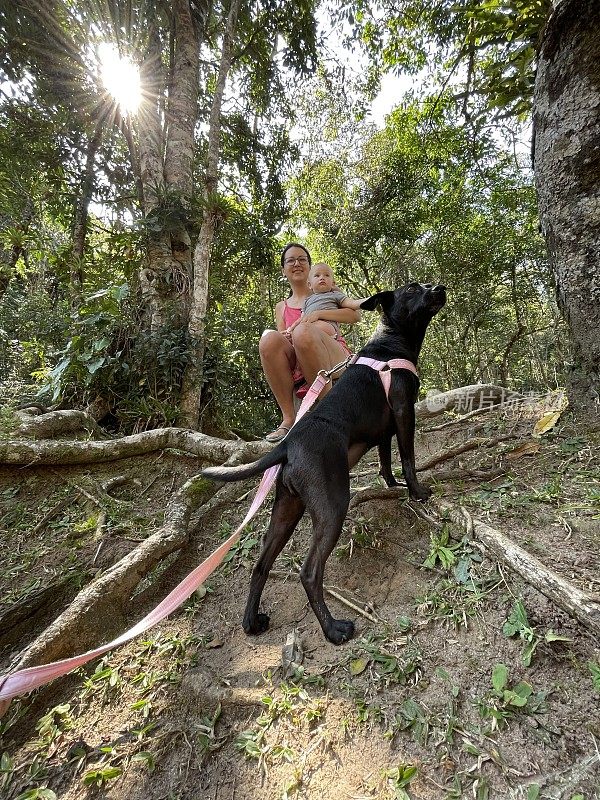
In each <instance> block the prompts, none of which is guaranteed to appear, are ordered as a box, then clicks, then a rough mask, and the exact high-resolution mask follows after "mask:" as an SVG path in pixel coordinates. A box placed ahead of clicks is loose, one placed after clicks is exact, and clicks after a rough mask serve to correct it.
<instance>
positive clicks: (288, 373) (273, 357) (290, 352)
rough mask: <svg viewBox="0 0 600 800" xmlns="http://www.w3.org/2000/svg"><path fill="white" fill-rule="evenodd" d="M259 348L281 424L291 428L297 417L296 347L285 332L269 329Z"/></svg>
mask: <svg viewBox="0 0 600 800" xmlns="http://www.w3.org/2000/svg"><path fill="white" fill-rule="evenodd" d="M324 335H325V334H323V336H324ZM258 349H259V353H260V363H261V364H262V368H263V371H264V373H265V377H266V379H267V382H268V384H269V386H270V387H271V391H272V392H273V394H274V395H275V400H276V401H277V405H278V406H279V408H280V409H281V414H282V417H283V419H282V420H281V424H282V425H283V426H285V427H286V428H291V427H292V425H293V424H294V420H295V419H296V412H295V410H294V381H293V378H292V370H293V369H294V366H295V363H296V355H295V353H294V348H293V347H292V345H291V344H290V342H289V341H288V340H287V339H286V338H285V336H284V335H283V334H281V333H279V332H278V331H272V330H268V331H265V332H264V333H263V335H262V336H261V339H260V343H259V347H258Z"/></svg>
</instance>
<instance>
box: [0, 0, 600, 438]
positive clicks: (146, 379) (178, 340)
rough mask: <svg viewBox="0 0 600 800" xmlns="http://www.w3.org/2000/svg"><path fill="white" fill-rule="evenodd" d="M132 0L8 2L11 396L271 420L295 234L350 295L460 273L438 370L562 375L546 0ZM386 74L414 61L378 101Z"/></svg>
mask: <svg viewBox="0 0 600 800" xmlns="http://www.w3.org/2000/svg"><path fill="white" fill-rule="evenodd" d="M126 5H127V13H125V11H124V8H125V6H124V5H123V4H120V3H114V4H113V3H109V4H105V5H101V4H96V3H77V4H75V3H70V2H67V1H66V0H63V1H60V2H59V1H58V0H56V1H55V2H52V3H50V4H44V6H43V7H41V6H40V4H39V3H37V2H33V0H23V1H22V2H16V3H12V2H11V3H8V2H3V3H2V4H1V5H0V21H1V23H2V24H1V34H0V35H1V37H2V38H1V41H0V46H1V49H2V53H3V63H2V70H3V75H2V84H1V95H0V143H1V147H0V208H1V211H0V214H1V222H2V225H1V228H2V232H1V236H2V239H1V247H2V264H1V267H0V293H1V298H0V337H1V346H0V380H1V385H2V395H3V400H4V401H7V400H10V401H13V402H21V401H22V400H23V399H28V400H30V401H31V400H33V399H36V401H37V402H41V403H43V404H45V405H47V406H52V407H63V408H66V407H76V408H87V409H88V410H91V411H93V413H94V415H95V416H96V418H97V419H99V420H103V421H104V422H105V423H106V424H108V425H109V427H110V428H111V429H113V430H118V431H121V432H135V431H139V430H144V429H147V428H152V427H160V426H165V425H174V424H179V425H184V426H187V427H200V428H201V429H202V430H206V431H210V432H216V433H219V434H223V433H225V432H227V431H234V432H236V433H237V434H238V435H242V436H251V435H260V434H261V433H262V432H264V430H265V429H267V428H268V426H269V425H270V424H271V423H272V422H273V421H274V419H275V416H274V412H275V408H274V405H273V404H272V402H271V395H270V392H269V389H268V386H267V384H266V382H265V380H264V378H263V376H262V372H261V368H260V362H259V360H258V350H257V342H258V339H259V337H260V333H261V331H262V330H263V329H264V328H266V327H269V326H272V324H273V308H274V305H275V303H276V302H277V301H279V300H280V299H282V297H283V296H284V294H285V287H284V284H283V283H282V280H281V273H280V267H279V263H278V252H279V250H280V248H281V247H282V245H283V244H285V242H286V241H289V240H297V239H299V240H301V241H304V242H305V243H306V244H307V245H308V246H309V247H310V248H311V251H312V253H313V255H314V256H315V257H316V258H318V259H324V260H326V261H328V262H329V263H330V264H331V265H332V267H333V268H334V269H335V271H336V274H337V275H338V277H339V280H340V283H341V284H342V286H343V288H345V289H346V290H347V291H349V292H350V293H353V294H355V295H357V296H365V295H367V294H369V293H372V292H375V291H378V290H381V289H382V288H392V287H394V286H397V285H401V284H403V283H405V282H407V281H408V280H418V281H435V282H443V283H444V284H446V285H447V286H448V287H449V298H450V299H449V303H448V305H447V308H446V309H445V310H444V312H443V314H442V315H440V319H439V323H438V324H437V325H436V326H435V330H434V329H432V331H431V334H430V335H429V338H428V342H427V345H426V349H425V350H424V352H423V355H422V364H421V371H422V389H423V391H427V390H428V389H434V388H435V389H438V390H446V389H450V388H453V387H456V386H460V385H465V384H469V383H476V382H490V383H500V384H502V385H506V386H507V387H510V388H512V389H518V390H520V391H536V390H541V389H545V388H547V387H554V386H556V385H560V384H563V383H564V382H565V380H566V379H567V372H566V367H567V366H568V365H569V363H570V359H571V358H572V356H570V355H569V348H568V339H569V336H570V337H571V340H572V341H573V338H574V330H573V328H572V326H571V329H570V328H569V325H570V324H571V322H572V320H573V315H570V314H569V313H567V314H566V318H567V326H565V323H564V322H563V321H562V319H561V316H560V314H559V311H558V308H557V307H556V304H555V301H554V293H555V290H556V283H557V280H556V275H557V271H556V268H555V267H554V265H553V264H552V262H551V259H550V260H549V259H548V256H547V254H546V247H545V244H544V241H543V238H542V236H541V235H540V223H539V216H538V207H537V199H536V191H535V188H534V173H533V171H532V163H531V159H530V152H529V147H528V145H527V140H528V139H529V138H530V137H531V131H530V128H529V127H528V126H527V123H528V121H529V114H530V111H531V108H532V103H533V88H534V84H533V80H534V72H533V70H534V66H535V63H536V59H537V52H538V51H537V47H538V43H539V41H540V36H541V35H542V31H543V26H544V24H546V21H547V20H548V16H549V13H550V3H549V2H541V0H512V1H511V2H506V3H500V2H491V3H490V2H487V3H479V2H476V0H462V2H460V3H449V2H441V1H440V2H424V0H423V1H422V0H411V1H410V2H409V0H404V2H402V3H399V4H398V3H394V4H388V3H387V2H385V1H382V2H378V3H368V2H357V3H353V4H337V3H329V4H325V5H323V6H319V4H317V3H315V2H312V0H306V1H305V2H300V3H291V2H290V3H286V2H277V3H272V2H264V3H258V4H244V3H243V2H241V1H240V0H232V2H231V3H225V4H218V3H214V4H203V3H189V2H184V0H179V2H176V3H173V4H165V3H162V2H150V1H148V2H141V3H128V4H126ZM107 48H109V50H110V52H112V54H113V57H114V55H115V54H118V55H119V56H120V57H121V58H123V59H124V62H123V66H122V67H121V72H119V67H118V65H117V68H116V69H117V75H119V74H121V75H122V76H124V75H126V72H125V71H124V70H125V66H129V67H131V68H132V69H133V70H134V73H135V74H137V71H138V70H139V80H140V86H141V94H140V97H139V106H138V107H137V108H133V107H129V108H127V107H125V106H124V105H123V104H122V103H123V101H122V99H121V100H119V98H117V97H116V96H115V95H113V94H111V89H110V88H109V87H110V83H109V81H107V80H106V74H107V66H106V63H103V62H102V60H101V56H102V53H103V52H104V53H106V49H107ZM386 72H395V73H396V74H399V73H407V74H410V75H413V76H414V78H413V81H412V86H411V88H410V89H409V90H408V91H407V92H405V93H403V94H398V96H395V97H388V98H386V102H387V105H388V107H389V114H388V116H387V117H386V118H385V120H383V121H382V122H381V123H380V124H379V123H378V122H376V121H375V120H373V118H372V117H371V114H370V104H371V102H372V100H373V98H374V96H375V95H376V94H377V91H378V87H379V85H380V84H379V82H380V80H381V78H382V76H383V75H384V74H385V73H386ZM123 80H124V78H123ZM123 80H122V81H121V83H123ZM118 85H119V81H118V80H117V86H118ZM112 91H116V90H115V89H114V82H113V89H112ZM561 298H562V305H561V307H562V308H563V312H564V310H565V308H564V304H565V299H564V291H563V292H562V294H561V287H560V286H559V301H560V300H561ZM372 325H373V321H372V319H370V320H368V319H365V320H364V321H363V322H362V323H360V324H359V325H358V326H355V328H354V329H353V330H352V333H351V342H352V345H353V346H354V347H358V346H360V344H361V342H363V341H364V340H365V339H366V337H367V334H368V332H369V328H370V327H371V326H372ZM576 338H577V337H576V335H575V340H576ZM574 352H575V358H576V360H577V357H578V354H579V355H581V348H580V347H579V348H578V346H577V343H576V342H575V348H574ZM584 355H585V353H584ZM584 361H585V358H584ZM592 362H593V359H592ZM588 371H589V370H588ZM592 372H593V369H592Z"/></svg>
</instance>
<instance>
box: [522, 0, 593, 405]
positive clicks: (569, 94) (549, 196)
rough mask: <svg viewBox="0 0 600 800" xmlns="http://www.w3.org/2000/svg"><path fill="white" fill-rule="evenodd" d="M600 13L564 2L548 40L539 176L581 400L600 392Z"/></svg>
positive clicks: (584, 3) (586, 1) (538, 97)
mask: <svg viewBox="0 0 600 800" xmlns="http://www.w3.org/2000/svg"><path fill="white" fill-rule="evenodd" d="M599 25H600V5H599V4H598V2H597V0H563V2H561V3H559V4H558V5H557V6H556V8H555V11H554V12H553V14H552V16H551V17H550V20H549V22H548V25H547V26H546V29H545V31H544V33H543V35H542V41H541V48H540V57H539V64H538V70H537V75H536V84H535V96H534V117H533V119H534V132H535V134H534V137H535V138H534V170H535V180H536V187H537V192H538V198H539V210H540V220H541V225H542V232H543V234H544V237H545V239H546V243H547V246H548V255H549V259H550V263H551V265H552V268H553V271H554V275H555V278H556V291H557V299H558V304H559V307H560V309H561V311H562V313H563V314H564V316H565V319H566V321H567V324H568V326H569V330H570V333H571V339H572V344H573V351H574V357H575V369H574V371H573V375H572V389H573V393H574V397H575V400H576V401H577V400H579V402H583V404H584V405H589V404H597V403H598V393H599V390H600V380H599V369H600V36H599V35H598V29H599Z"/></svg>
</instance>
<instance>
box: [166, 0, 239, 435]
mask: <svg viewBox="0 0 600 800" xmlns="http://www.w3.org/2000/svg"><path fill="white" fill-rule="evenodd" d="M239 8H240V0H232V2H231V5H230V7H229V13H228V16H227V22H226V25H225V31H224V33H223V44H222V48H221V61H220V64H219V72H218V75H217V83H216V87H215V94H214V97H213V102H212V106H211V110H210V119H209V131H208V155H207V161H206V173H205V177H204V200H205V203H206V206H205V211H204V216H203V219H202V226H201V228H200V233H199V235H198V241H197V242H196V248H195V252H194V284H193V291H192V299H191V308H190V318H189V325H188V332H189V337H190V359H189V361H188V365H187V368H186V370H185V373H184V379H183V387H182V392H181V403H180V408H181V413H180V419H179V424H181V425H185V426H186V427H188V428H193V429H196V428H197V427H198V422H199V415H200V393H201V390H202V376H203V369H202V365H203V361H204V346H205V344H204V340H205V333H204V331H205V325H206V309H207V307H208V274H209V266H210V254H211V248H212V243H213V239H214V236H215V230H216V227H217V223H218V220H219V210H218V207H217V206H216V204H215V202H214V200H213V199H212V195H213V194H214V192H215V190H216V188H217V181H218V176H219V150H220V139H221V109H222V106H223V95H224V93H225V85H226V83H227V75H228V74H229V70H230V68H231V60H232V48H233V40H234V36H235V29H236V25H237V16H238V13H239Z"/></svg>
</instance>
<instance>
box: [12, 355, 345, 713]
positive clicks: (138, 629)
mask: <svg viewBox="0 0 600 800" xmlns="http://www.w3.org/2000/svg"><path fill="white" fill-rule="evenodd" d="M336 368H339V365H338V367H336ZM334 371H335V369H334ZM329 382H330V377H329V375H328V374H327V373H326V372H325V371H323V372H320V373H319V374H318V375H317V377H316V379H315V381H314V383H313V384H312V386H311V387H310V389H309V390H308V392H307V393H306V396H305V398H304V400H303V401H302V405H301V406H300V408H299V409H298V414H297V416H296V422H298V420H299V419H300V418H301V417H303V416H304V414H306V412H307V411H308V410H309V409H310V408H311V406H312V405H314V403H315V401H316V400H317V398H318V396H319V395H320V394H321V392H322V391H323V389H324V387H325V386H326V385H327V383H329ZM294 424H296V423H294ZM280 468H281V465H279V464H276V465H275V466H273V467H270V468H269V469H268V470H266V472H265V473H264V475H263V476H262V479H261V482H260V484H259V486H258V489H257V490H256V494H255V495H254V499H253V500H252V503H251V505H250V508H249V509H248V512H247V514H246V516H245V517H244V520H243V522H242V523H241V524H240V525H239V527H238V528H237V529H236V530H235V531H234V532H233V533H232V534H231V536H230V537H229V539H227V540H226V541H225V542H223V544H221V545H220V546H219V547H218V548H217V549H216V550H215V551H214V552H213V553H211V555H210V556H208V558H206V559H205V560H204V561H203V562H202V563H201V564H200V565H199V566H197V567H196V568H195V569H194V570H193V571H192V572H190V574H189V575H187V576H186V577H185V578H184V579H183V580H182V581H181V583H179V584H178V585H177V586H176V587H175V588H174V589H173V590H172V591H171V592H170V593H169V594H168V595H167V596H166V597H165V599H164V600H163V601H162V602H161V603H159V605H158V606H156V608H154V609H153V610H152V611H150V613H149V614H147V615H146V616H145V617H144V618H143V619H141V620H140V621H139V622H138V623H137V624H136V625H134V626H133V627H132V628H130V629H129V630H128V631H126V632H125V633H123V634H121V636H119V637H118V638H116V639H113V641H112V642H108V644H103V645H101V646H100V647H97V648H95V649H94V650H88V652H87V653H82V654H81V655H78V656H73V657H71V658H65V659H62V660H61V661H53V662H51V663H50V664H39V665H38V666H35V667H27V668H25V669H22V670H18V671H17V672H13V673H8V674H7V675H0V717H2V716H3V714H4V713H5V712H6V711H7V709H8V706H9V705H10V701H11V700H12V699H13V698H15V697H18V696H19V695H22V694H25V693H26V692H30V691H32V690H33V689H37V688H39V687H40V686H43V685H44V684H45V683H49V682H50V681H52V680H54V679H55V678H59V677H61V676H62V675H66V674H67V673H68V672H71V671H72V670H74V669H77V667H82V666H83V665H84V664H87V663H88V661H91V660H92V659H94V658H97V657H98V656H101V655H104V653H107V652H108V651H109V650H114V648H116V647H119V646H120V645H122V644H125V643H126V642H129V641H131V640H132V639H134V638H135V637H136V636H139V635H140V634H141V633H144V632H145V631H147V630H148V629H149V628H152V627H153V626H154V625H156V624H158V623H159V622H161V620H163V619H164V618H165V617H168V616H169V614H172V613H173V611H175V610H176V609H177V608H179V606H180V605H181V604H182V603H183V602H185V600H187V599H188V597H190V595H192V594H193V592H195V591H196V589H197V588H198V587H199V586H200V585H201V584H202V583H204V581H205V580H206V579H207V578H208V577H209V575H211V574H212V573H213V572H214V571H215V569H216V568H217V567H218V566H219V564H220V563H221V562H222V561H223V559H224V558H225V556H226V555H227V553H228V552H229V550H231V548H232V547H233V545H234V544H235V543H236V542H237V541H238V539H239V538H240V535H241V532H242V530H243V529H244V528H245V527H246V525H247V524H248V522H250V520H251V519H252V517H254V515H255V514H256V512H257V511H258V509H259V508H260V506H261V505H262V503H263V502H264V500H265V498H266V496H267V494H268V492H269V489H270V488H271V487H272V486H273V484H274V483H275V479H276V478H277V474H278V472H279V470H280Z"/></svg>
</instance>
